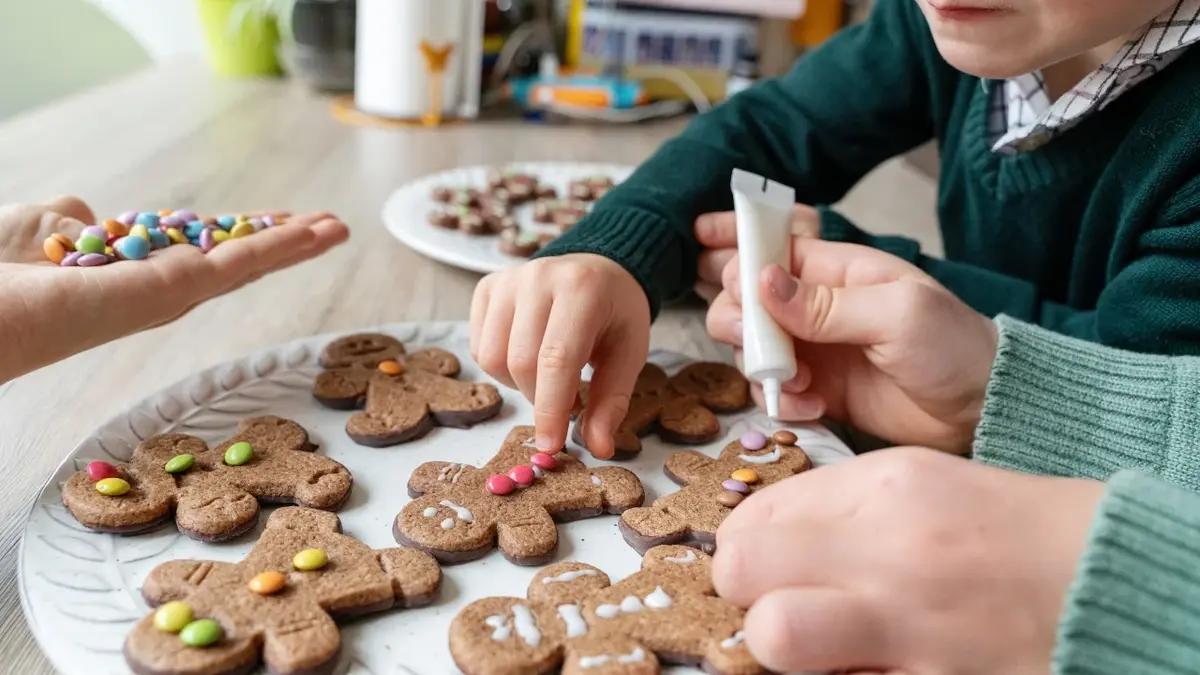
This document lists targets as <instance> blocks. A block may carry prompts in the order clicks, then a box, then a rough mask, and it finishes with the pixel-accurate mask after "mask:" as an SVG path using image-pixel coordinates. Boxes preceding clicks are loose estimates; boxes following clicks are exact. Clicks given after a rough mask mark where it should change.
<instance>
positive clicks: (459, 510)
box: [438, 499, 475, 523]
mask: <svg viewBox="0 0 1200 675" xmlns="http://www.w3.org/2000/svg"><path fill="white" fill-rule="evenodd" d="M438 503H439V504H441V505H442V506H444V507H446V508H448V509H452V510H453V511H454V514H455V515H457V516H458V517H459V518H460V519H462V521H463V522H464V523H473V522H475V516H473V515H471V512H470V511H469V510H468V509H467V508H466V507H465V506H459V505H458V504H455V503H454V502H452V501H450V500H449V499H443V500H442V501H440V502H438Z"/></svg>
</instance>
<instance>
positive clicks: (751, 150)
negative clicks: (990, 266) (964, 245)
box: [541, 0, 953, 312]
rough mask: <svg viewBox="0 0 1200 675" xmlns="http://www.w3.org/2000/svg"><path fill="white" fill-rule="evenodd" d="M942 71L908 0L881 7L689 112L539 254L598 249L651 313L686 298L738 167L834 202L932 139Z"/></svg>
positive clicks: (808, 197) (818, 200) (810, 200)
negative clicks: (783, 65) (705, 217)
mask: <svg viewBox="0 0 1200 675" xmlns="http://www.w3.org/2000/svg"><path fill="white" fill-rule="evenodd" d="M933 69H939V70H942V71H945V70H948V69H949V66H947V65H946V64H945V62H944V61H942V60H941V59H940V57H938V56H937V51H936V49H935V47H934V45H933V41H932V38H931V36H930V35H929V27H928V24H927V23H926V22H925V20H924V18H923V17H922V15H921V13H920V10H919V8H918V7H917V4H916V3H914V2H912V0H882V1H881V2H879V3H878V4H877V6H876V8H875V10H874V11H873V13H872V16H871V17H870V18H869V20H868V21H866V22H865V23H863V24H862V25H859V26H855V27H851V28H848V29H846V30H844V31H842V32H841V33H839V34H838V35H837V36H835V37H834V38H832V39H831V40H829V41H828V42H827V43H826V44H825V45H823V46H822V47H820V48H819V49H817V50H815V51H813V52H812V53H811V54H809V55H807V56H805V57H803V58H801V59H800V60H799V61H798V62H797V63H796V65H795V66H794V67H793V68H792V70H791V71H790V72H789V73H788V74H787V75H785V76H784V77H782V78H779V79H773V80H766V81H763V82H760V83H758V84H756V85H755V86H753V87H751V88H750V89H748V90H746V91H744V92H742V93H740V94H738V95H736V96H734V97H733V98H731V99H730V100H729V101H726V102H725V103H723V104H721V105H719V106H717V107H716V108H714V109H713V110H711V111H709V112H708V113H706V114H703V115H700V116H698V117H697V118H696V119H695V120H693V121H692V123H691V124H690V125H689V126H688V128H687V129H686V130H685V131H684V132H683V133H682V134H681V135H680V136H678V137H677V138H675V139H672V140H671V141H668V142H667V143H665V144H664V145H663V146H662V147H661V148H659V149H658V151H657V152H655V153H654V155H653V156H652V157H650V159H648V160H647V161H646V162H645V163H644V164H642V165H641V166H640V167H639V168H638V169H637V170H636V171H635V172H634V174H633V175H632V176H631V177H630V178H629V179H628V180H626V181H625V182H623V183H622V184H621V185H619V186H618V187H617V188H616V189H614V190H612V191H611V192H610V193H609V194H608V195H606V196H605V197H604V198H603V199H602V200H600V202H599V203H598V204H596V207H595V209H594V210H593V211H592V213H591V214H589V215H588V216H587V217H586V218H584V219H583V220H582V221H581V222H580V223H579V225H577V226H576V227H575V228H573V229H572V230H571V231H570V232H567V233H566V234H565V235H563V236H561V237H559V238H558V239H556V240H555V241H554V242H553V243H551V244H550V245H549V246H547V247H546V248H545V249H544V250H543V251H542V253H541V255H542V256H552V255H562V254H566V253H595V254H600V255H603V256H606V257H608V258H611V259H613V260H615V261H617V262H618V263H620V264H621V265H622V266H624V267H625V268H626V269H627V270H629V272H630V273H631V274H632V275H633V276H634V277H635V278H636V279H637V280H638V281H639V282H640V283H641V285H642V287H643V288H644V289H645V291H646V294H647V296H648V297H649V300H650V305H651V309H652V311H655V312H656V311H657V308H658V307H659V306H660V304H661V303H662V302H663V301H664V300H669V299H673V298H675V297H678V296H680V295H682V294H684V293H686V292H687V291H688V290H689V289H690V288H691V287H692V285H693V283H694V281H695V276H696V259H697V257H698V256H699V252H700V246H699V244H698V243H697V242H696V239H695V235H694V233H693V223H694V221H695V218H696V216H698V215H700V214H701V213H705V212H710V211H723V210H728V209H730V208H732V196H731V195H730V191H729V179H730V175H731V173H732V172H733V169H735V168H740V169H744V170H747V171H752V172H754V173H757V174H760V175H763V176H766V177H768V178H771V179H773V180H776V181H779V182H781V183H784V184H785V185H790V186H793V187H794V188H795V189H796V199H797V201H799V202H802V203H806V204H815V205H820V204H831V203H834V202H836V201H838V200H839V199H841V197H842V196H843V195H844V194H845V193H846V192H847V191H848V190H849V189H850V188H851V187H852V186H853V185H854V184H855V183H856V182H857V181H858V180H859V179H860V178H862V177H863V176H864V175H866V173H867V172H869V171H870V170H871V169H873V168H874V167H875V166H877V165H878V164H880V163H881V162H883V161H884V160H886V159H888V158H890V157H893V156H896V155H899V154H901V153H903V152H905V151H907V150H909V149H911V148H913V147H916V146H917V145H919V144H921V143H922V142H924V141H927V140H929V139H930V138H932V137H933V136H934V130H935V128H937V124H938V121H937V120H936V119H935V116H936V115H938V114H940V113H938V110H939V109H940V106H936V105H933V103H932V101H933V100H934V99H935V97H938V96H944V95H946V94H944V93H943V92H933V91H931V87H933V86H941V85H935V84H931V83H935V82H949V81H951V80H952V79H953V78H952V77H933V76H931V75H930V71H931V70H933Z"/></svg>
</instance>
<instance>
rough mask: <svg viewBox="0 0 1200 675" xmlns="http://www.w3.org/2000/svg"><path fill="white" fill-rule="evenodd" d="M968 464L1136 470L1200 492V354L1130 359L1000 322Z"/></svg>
mask: <svg viewBox="0 0 1200 675" xmlns="http://www.w3.org/2000/svg"><path fill="white" fill-rule="evenodd" d="M996 324H997V326H998V328H999V335H1000V341H999V348H998V349H997V354H996V361H995V364H994V365H993V367H992V377H991V380H990V381H989V383H988V388H987V397H986V399H985V402H984V407H983V415H982V418H981V420H980V424H979V427H978V428H977V430H976V434H975V444H974V455H975V457H976V459H978V460H980V461H983V462H986V463H989V464H994V465H996V466H1001V467H1005V468H1009V469H1014V470H1017V471H1022V472H1025V473H1036V474H1045V475H1052V476H1076V477H1083V478H1095V479H1100V480H1104V479H1107V478H1108V477H1109V476H1111V475H1112V474H1114V473H1116V472H1117V471H1120V470H1122V469H1139V470H1142V471H1144V472H1146V473H1149V474H1151V475H1154V476H1161V477H1162V478H1164V479H1166V480H1167V481H1170V482H1171V483H1174V484H1176V485H1182V486H1184V487H1187V488H1190V489H1192V490H1197V491H1200V358H1196V357H1186V356H1159V355H1146V354H1136V353H1133V352H1127V351H1120V350H1117V349H1113V348H1110V347H1104V346H1100V345H1097V344H1095V343H1091V342H1085V341H1082V340H1078V339H1075V338H1070V337H1066V336H1063V335H1059V334H1057V333H1053V332H1050V331H1048V330H1045V329H1042V328H1039V327H1036V326H1031V325H1029V324H1026V323H1022V322H1020V321H1017V320H1015V319H1011V318H1008V317H1003V316H1002V317H999V318H997V319H996Z"/></svg>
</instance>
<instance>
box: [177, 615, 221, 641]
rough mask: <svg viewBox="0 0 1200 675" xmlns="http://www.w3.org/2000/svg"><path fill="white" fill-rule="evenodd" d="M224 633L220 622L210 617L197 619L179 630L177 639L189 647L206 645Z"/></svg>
mask: <svg viewBox="0 0 1200 675" xmlns="http://www.w3.org/2000/svg"><path fill="white" fill-rule="evenodd" d="M224 634H225V631H223V630H221V624H219V623H217V622H216V621H213V620H212V619H199V620H197V621H193V622H191V623H189V624H188V625H186V626H184V627H183V630H181V631H179V641H180V642H182V643H183V644H185V645H187V646H189V647H208V646H210V645H213V644H216V643H217V642H218V641H219V640H220V639H221V636H222V635H224Z"/></svg>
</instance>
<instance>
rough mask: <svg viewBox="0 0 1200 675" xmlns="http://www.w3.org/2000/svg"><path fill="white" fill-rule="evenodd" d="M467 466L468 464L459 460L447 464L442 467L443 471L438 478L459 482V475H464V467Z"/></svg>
mask: <svg viewBox="0 0 1200 675" xmlns="http://www.w3.org/2000/svg"><path fill="white" fill-rule="evenodd" d="M466 466H467V465H466V464H459V463H457V462H452V463H450V464H447V465H446V467H445V468H444V469H442V472H441V473H439V474H438V480H440V481H450V482H451V483H457V482H458V478H459V476H462V472H463V469H464V468H466Z"/></svg>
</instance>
